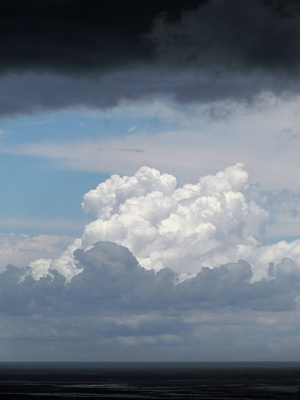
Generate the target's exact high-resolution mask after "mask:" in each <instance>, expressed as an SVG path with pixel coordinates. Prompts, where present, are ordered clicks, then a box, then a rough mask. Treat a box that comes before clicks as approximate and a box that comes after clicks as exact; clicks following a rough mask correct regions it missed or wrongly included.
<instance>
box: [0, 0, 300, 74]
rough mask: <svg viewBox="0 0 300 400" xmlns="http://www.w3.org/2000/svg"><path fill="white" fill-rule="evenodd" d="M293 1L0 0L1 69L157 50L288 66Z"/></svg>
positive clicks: (120, 60) (189, 57)
mask: <svg viewBox="0 0 300 400" xmlns="http://www.w3.org/2000/svg"><path fill="white" fill-rule="evenodd" d="M299 20H300V16H299V7H298V4H297V2H293V1H292V2H291V1H289V2H280V1H267V0H266V1H260V0H251V1H250V0H245V1H243V2H239V1H235V0H218V1H216V0H172V1H171V0H151V1H148V0H146V1H143V2H139V1H136V0H115V1H108V0H102V1H96V0H86V1H81V0H63V1H57V0H50V1H47V2H41V1H38V0H34V1H30V2H22V1H16V0H14V1H10V2H6V1H1V2H0V26H1V42H0V43H1V63H0V65H1V70H2V71H22V70H37V71H39V70H42V71H56V72H67V71H69V72H71V71H74V72H75V71H78V72H82V73H84V72H91V71H97V70H100V71H103V70H107V69H109V70H112V69H114V68H120V67H124V66H132V65H134V64H135V63H146V64H148V63H153V62H154V57H155V55H157V52H158V54H159V56H162V55H163V56H164V59H165V61H166V62H167V63H168V64H171V65H175V66H176V65H179V66H180V65H181V64H188V65H189V66H190V65H193V64H196V65H198V66H199V67H201V68H203V66H204V65H205V66H208V67H213V68H220V67H223V66H224V65H226V66H228V67H231V66H233V65H235V66H236V67H241V68H249V69H252V68H256V67H257V68H263V69H264V68H266V69H281V68H283V69H286V68H287V69H294V68H296V69H297V68H298V64H299V57H300V52H299V41H300V39H299V32H300V28H299Z"/></svg>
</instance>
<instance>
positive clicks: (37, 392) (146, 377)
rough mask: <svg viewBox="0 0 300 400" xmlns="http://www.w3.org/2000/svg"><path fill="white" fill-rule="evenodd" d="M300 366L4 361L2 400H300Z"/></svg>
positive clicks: (0, 385) (0, 376) (0, 370)
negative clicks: (299, 399) (39, 399)
mask: <svg viewBox="0 0 300 400" xmlns="http://www.w3.org/2000/svg"><path fill="white" fill-rule="evenodd" d="M299 389H300V363H288V362H286V363H282V362H280V363H240V362H236V363H214V362H211V363H198V362H179V363H177V362H173V363H164V362H162V363H0V399H1V400H2V399H14V400H18V399H35V400H36V399H38V398H41V399H45V400H46V399H245V400H246V399H281V400H285V399H290V400H292V399H298V398H300V390H299Z"/></svg>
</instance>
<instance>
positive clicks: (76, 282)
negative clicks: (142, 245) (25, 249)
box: [0, 242, 300, 361]
mask: <svg viewBox="0 0 300 400" xmlns="http://www.w3.org/2000/svg"><path fill="white" fill-rule="evenodd" d="M75 259H76V264H77V266H78V268H81V269H82V270H81V272H80V273H79V274H78V275H76V276H74V277H73V278H72V280H70V281H69V282H66V279H65V277H63V276H62V275H61V274H59V273H58V272H56V271H52V273H51V275H48V276H45V277H41V278H39V279H37V280H36V279H33V277H32V276H31V274H30V269H28V268H21V269H19V268H16V267H13V266H8V267H7V269H6V271H4V272H2V273H1V274H0V304H1V306H0V323H1V324H5V325H6V329H5V330H4V332H6V333H5V334H4V332H2V334H1V337H2V341H3V343H4V344H5V346H6V350H4V351H2V354H3V357H4V359H6V360H14V359H15V358H18V357H19V359H20V357H21V358H22V359H25V360H38V359H41V358H42V359H45V358H46V359H48V360H72V359H74V360H77V361H78V360H122V359H127V360H143V359H148V360H155V359H156V360H187V359H188V360H189V359H190V360H197V359H198V360H203V359H204V360H206V359H210V360H214V359H218V360H220V359H225V360H226V359H227V360H230V359H231V360H232V359H253V357H254V359H261V360H263V359H270V358H271V359H272V357H275V358H276V357H279V358H280V357H281V355H280V351H279V352H278V351H275V352H273V351H272V350H271V349H270V348H269V346H271V345H272V344H274V345H276V343H277V344H278V343H279V342H283V344H284V342H285V340H290V337H291V336H292V337H294V336H297V332H299V326H298V324H297V322H296V321H297V318H296V315H298V312H299V311H298V298H299V291H300V287H299V284H300V270H299V268H298V267H297V266H296V265H295V264H294V263H293V261H292V260H290V259H284V260H283V261H282V263H280V264H279V265H277V266H274V265H271V266H270V269H269V275H268V277H267V278H263V279H261V280H260V281H257V282H251V279H252V271H251V266H250V265H249V264H248V263H247V262H245V261H239V262H238V263H230V264H226V265H221V266H218V267H216V268H213V269H209V268H204V269H202V270H201V271H200V272H199V274H198V275H197V276H196V277H194V278H191V279H189V280H186V281H184V282H182V283H176V279H175V278H176V275H175V274H174V272H172V271H171V270H170V269H163V270H161V271H159V272H157V273H155V272H154V271H147V270H145V269H144V268H142V267H141V266H139V265H138V263H137V260H136V259H135V257H134V256H133V255H132V254H131V253H130V252H129V251H128V249H126V248H124V247H122V246H119V245H116V244H114V243H111V242H98V243H96V244H95V245H94V246H93V247H92V248H91V249H90V250H87V251H83V250H77V251H76V252H75ZM291 315H294V320H293V322H291V318H292V317H291ZM282 330H284V331H287V332H288V335H282ZM228 335H229V336H230V337H231V339H230V340H229V336H228ZM240 335H242V337H241V336H240ZM266 335H267V341H266V340H261V339H260V337H265V339H266ZM286 336H288V337H286ZM237 337H240V339H239V340H240V342H239V341H238V340H237ZM16 339H18V340H17V346H16V344H15V343H16ZM25 342H26V343H27V344H26V346H23V347H22V346H21V348H19V347H18V346H19V345H22V344H24V343H25ZM246 343H247V346H246V347H245V344H246ZM208 345H209V347H207V346H208ZM290 345H291V343H290ZM292 347H293V348H294V349H295V350H296V348H297V340H296V339H295V342H293V343H292ZM258 349H259V351H258ZM251 351H254V353H251ZM216 352H217V353H216ZM236 352H240V353H237V354H239V356H237V354H236ZM130 354H131V355H130ZM14 357H15V358H14ZM39 357H41V358H39Z"/></svg>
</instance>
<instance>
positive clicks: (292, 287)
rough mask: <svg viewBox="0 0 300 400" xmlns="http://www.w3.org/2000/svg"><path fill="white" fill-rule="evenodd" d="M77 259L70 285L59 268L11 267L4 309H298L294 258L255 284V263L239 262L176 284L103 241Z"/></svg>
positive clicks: (168, 273) (299, 276)
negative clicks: (46, 271)
mask: <svg viewBox="0 0 300 400" xmlns="http://www.w3.org/2000/svg"><path fill="white" fill-rule="evenodd" d="M75 259H76V264H77V267H78V268H82V272H80V273H79V274H78V275H76V276H74V277H73V278H72V280H71V281H70V282H68V283H66V281H65V278H64V277H63V276H62V275H60V274H59V273H58V272H57V271H52V272H51V275H48V276H45V277H41V278H40V279H38V280H34V279H33V278H32V276H31V274H30V272H29V271H30V270H28V269H25V270H24V269H18V268H16V267H13V266H8V267H7V269H6V271H4V272H2V273H1V274H0V277H1V279H0V284H1V298H2V301H1V312H3V313H9V314H10V313H12V314H24V313H25V314H27V313H29V314H31V313H33V312H38V313H43V312H44V311H45V312H49V313H50V314H52V315H55V314H56V313H58V314H61V313H67V314H66V315H74V314H76V315H77V314H78V315H80V314H81V313H82V312H83V313H86V312H88V313H89V312H90V311H92V312H94V311H95V310H97V311H98V312H101V311H105V312H111V311H118V310H119V311H120V310H125V312H126V313H137V312H143V311H157V310H162V312H163V313H165V312H167V313H168V312H170V311H173V312H176V313H177V312H179V310H181V311H180V312H182V310H185V309H189V310H191V309H195V310H217V309H222V308H228V307H232V308H236V309H240V310H241V309H249V310H260V311H288V310H295V309H296V308H297V298H298V296H299V294H300V286H299V285H300V270H299V268H298V267H297V266H296V265H295V264H294V263H293V261H292V260H290V259H284V260H283V261H282V263H280V264H278V265H277V266H274V265H273V264H270V268H269V276H268V278H263V279H261V280H260V281H255V282H251V279H252V278H253V273H252V269H251V266H250V264H248V263H247V262H246V261H239V262H238V263H229V264H226V265H221V266H219V267H216V268H213V269H211V268H203V269H202V270H201V271H200V272H199V273H198V274H197V276H196V277H194V278H190V279H188V280H185V281H184V282H182V283H177V284H176V274H175V273H174V272H173V271H172V270H170V269H162V270H161V271H159V272H157V273H155V272H154V271H153V270H151V271H147V270H145V269H144V268H142V267H140V266H139V265H138V263H137V260H136V259H135V257H134V256H133V255H132V254H131V253H130V252H129V250H128V249H126V248H125V247H122V246H120V245H116V244H115V243H112V242H98V243H96V244H95V246H94V247H93V248H92V249H90V250H87V251H83V250H76V251H75ZM89 308H90V309H89ZM43 310H44V311H43Z"/></svg>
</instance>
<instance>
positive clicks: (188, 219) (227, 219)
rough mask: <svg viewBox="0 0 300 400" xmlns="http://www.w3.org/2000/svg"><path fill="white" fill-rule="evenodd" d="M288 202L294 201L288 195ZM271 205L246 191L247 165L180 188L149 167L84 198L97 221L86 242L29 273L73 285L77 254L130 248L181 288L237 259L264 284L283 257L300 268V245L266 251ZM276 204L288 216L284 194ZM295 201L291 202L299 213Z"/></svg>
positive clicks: (253, 190) (101, 186)
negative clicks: (56, 275) (100, 245)
mask: <svg viewBox="0 0 300 400" xmlns="http://www.w3.org/2000/svg"><path fill="white" fill-rule="evenodd" d="M286 195H287V196H288V198H289V199H290V197H291V193H290V192H286ZM269 197H270V196H269ZM274 198H275V197H274V196H272V197H271V200H270V201H269V200H268V196H263V195H262V192H259V190H258V188H257V187H249V185H248V174H247V172H246V171H245V170H244V168H243V165H242V164H236V165H235V166H231V167H228V168H226V169H225V170H224V171H220V172H218V173H217V174H215V175H207V176H204V177H201V178H200V179H199V181H198V183H196V184H186V185H184V186H183V187H177V183H176V178H175V177H173V176H172V175H169V174H165V173H160V172H159V171H158V170H156V169H153V168H149V167H146V166H144V167H142V168H140V169H139V170H138V171H137V172H136V174H135V175H134V176H124V177H120V176H118V175H113V176H112V177H111V178H110V179H108V180H106V181H105V182H103V183H101V184H99V185H98V187H97V188H96V189H94V190H91V191H89V192H88V193H87V194H85V196H84V201H83V203H82V207H83V210H84V211H85V212H87V213H89V214H90V215H91V217H92V221H91V222H90V223H89V224H87V225H86V227H85V229H84V233H83V235H82V238H81V239H77V240H76V241H75V242H74V243H73V244H72V245H71V246H70V247H69V248H68V250H67V251H66V252H64V253H63V254H62V255H61V256H60V257H59V258H58V259H56V260H54V261H50V260H40V261H39V260H38V261H35V262H34V263H32V264H31V267H32V269H33V271H38V270H39V271H44V272H43V273H47V271H48V270H49V269H50V270H51V269H54V270H57V271H59V272H60V273H62V274H63V275H65V276H66V277H67V278H68V279H71V278H72V277H73V276H74V275H76V274H77V273H78V272H79V271H81V270H80V269H78V268H77V266H76V262H75V259H74V254H73V253H74V251H75V250H76V249H83V250H87V249H90V248H92V247H93V245H94V244H95V243H97V242H99V241H109V242H114V243H116V244H119V245H122V246H124V247H126V248H128V249H129V250H130V251H131V252H132V253H133V255H134V256H135V257H136V258H137V260H138V262H139V264H140V265H141V266H142V267H144V268H145V269H147V270H154V271H159V270H162V269H164V268H170V269H171V270H173V271H174V272H175V273H176V274H177V275H178V279H179V281H182V280H184V279H186V278H187V277H191V276H195V275H196V274H197V273H199V272H200V271H201V269H202V268H203V267H209V268H214V267H216V266H219V265H221V264H226V263H232V262H238V260H240V259H242V260H245V261H247V262H249V263H250V264H251V266H252V271H253V275H254V278H253V279H254V280H259V279H261V278H262V277H264V276H267V273H268V268H269V263H270V262H272V263H275V264H278V263H280V262H281V260H282V258H284V257H290V258H291V259H293V260H294V261H295V262H296V263H297V262H298V261H300V241H294V242H292V243H287V242H280V243H278V244H275V245H272V246H266V245H263V241H264V233H265V227H266V224H267V223H268V221H269V218H270V214H271V217H272V220H273V219H274V213H275V214H276V210H275V209H274V204H273V203H274ZM277 198H278V199H281V200H280V201H281V202H283V204H284V205H285V206H284V210H285V208H286V207H287V204H288V203H287V202H286V199H285V192H283V193H282V194H281V195H280V196H277ZM295 199H296V198H295ZM296 200H297V199H296ZM296 200H295V201H296ZM295 201H293V202H290V203H291V204H292V207H293V212H294V213H295V209H296V208H295V207H296V206H295ZM269 203H270V210H271V213H270V212H269V211H268V204H269ZM278 207H279V208H278ZM278 207H277V208H278V209H279V210H280V212H282V207H280V206H278ZM285 211H287V212H288V211H289V207H288V209H287V210H285ZM41 265H43V267H42V268H41ZM38 275H39V274H38V273H37V272H36V276H38Z"/></svg>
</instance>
